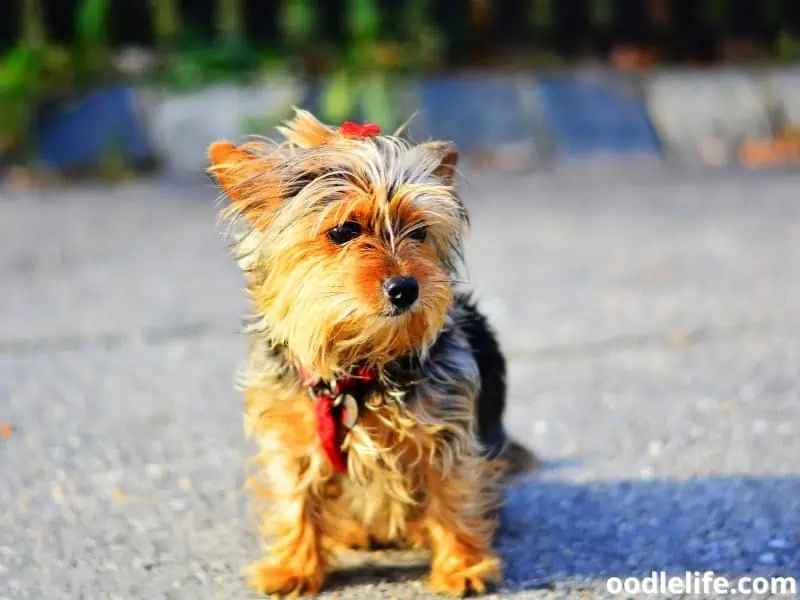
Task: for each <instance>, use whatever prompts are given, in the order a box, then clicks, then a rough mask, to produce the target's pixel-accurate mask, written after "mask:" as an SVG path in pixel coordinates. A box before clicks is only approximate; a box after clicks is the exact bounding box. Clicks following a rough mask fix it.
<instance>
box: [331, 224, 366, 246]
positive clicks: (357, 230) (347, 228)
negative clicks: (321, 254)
mask: <svg viewBox="0 0 800 600" xmlns="http://www.w3.org/2000/svg"><path fill="white" fill-rule="evenodd" d="M359 235H361V225H359V224H358V223H356V222H355V221H346V222H344V223H342V224H341V225H337V226H336V227H334V228H333V229H331V230H330V231H328V238H329V239H330V240H331V241H332V242H333V243H334V244H337V245H339V246H341V245H342V244H346V243H347V242H349V241H350V240H353V239H355V238H357V237H358V236H359Z"/></svg>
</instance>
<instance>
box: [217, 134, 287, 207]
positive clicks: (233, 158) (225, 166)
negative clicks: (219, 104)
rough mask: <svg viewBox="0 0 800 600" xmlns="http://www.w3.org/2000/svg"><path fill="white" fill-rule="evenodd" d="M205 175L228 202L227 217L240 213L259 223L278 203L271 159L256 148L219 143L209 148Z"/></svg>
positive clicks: (251, 145)
mask: <svg viewBox="0 0 800 600" xmlns="http://www.w3.org/2000/svg"><path fill="white" fill-rule="evenodd" d="M208 157H209V159H210V160H211V166H210V167H209V168H208V173H209V175H211V176H212V177H213V178H214V179H215V180H216V181H217V183H218V184H219V187H220V189H221V190H222V191H223V192H224V193H225V195H227V196H228V198H230V200H231V207H230V209H229V212H230V213H241V214H242V215H244V216H245V217H247V218H248V219H249V220H250V221H252V222H253V223H260V222H262V221H263V217H264V216H265V214H266V212H267V211H268V210H269V209H271V208H273V207H275V206H276V205H277V204H278V203H279V202H280V190H278V186H277V185H276V182H275V181H274V180H275V176H274V172H273V171H274V166H275V162H274V157H273V158H270V156H269V155H267V154H265V153H264V152H263V149H261V148H259V146H258V145H257V144H245V145H242V146H236V145H235V144H232V143H231V142H226V141H218V142H214V143H212V144H211V145H210V146H209V147H208Z"/></svg>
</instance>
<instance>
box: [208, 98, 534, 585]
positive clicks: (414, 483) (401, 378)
mask: <svg viewBox="0 0 800 600" xmlns="http://www.w3.org/2000/svg"><path fill="white" fill-rule="evenodd" d="M280 131H281V133H282V134H283V136H284V137H285V138H286V139H285V141H284V142H283V143H280V144H271V143H266V142H253V143H247V144H244V145H241V146H236V145H234V144H231V143H228V142H216V143H214V144H212V145H211V147H210V148H209V156H210V158H211V163H212V166H211V168H210V173H211V174H212V175H213V177H214V178H215V179H216V181H217V182H218V183H219V185H220V187H221V189H222V190H223V192H224V195H225V196H227V198H228V199H229V200H230V205H229V206H228V207H227V208H226V210H225V212H224V213H223V214H224V216H225V217H227V218H229V219H231V220H232V221H233V222H234V223H239V224H242V225H243V227H242V230H241V231H240V232H239V235H238V236H237V240H236V243H235V245H234V249H235V253H236V257H237V260H238V262H239V265H240V267H241V268H242V270H243V271H244V273H245V277H246V280H247V289H248V292H249V296H250V300H251V303H252V310H253V318H252V321H251V322H250V324H249V325H248V327H247V331H248V332H249V334H250V336H251V342H250V351H249V354H248V359H247V363H246V366H245V369H244V372H243V375H242V381H241V385H242V387H243V388H244V391H245V429H246V432H247V434H248V435H250V436H253V437H254V438H255V439H256V440H257V442H258V444H259V446H260V453H259V455H258V459H257V464H258V469H259V474H260V479H261V480H262V481H263V482H264V483H263V484H260V485H259V489H261V490H262V491H263V492H265V493H267V494H268V495H269V500H270V502H269V508H270V511H269V513H268V515H267V516H265V518H264V529H265V534H266V535H270V536H272V537H273V539H274V543H273V546H272V549H271V555H270V556H269V558H267V559H266V560H264V561H263V562H259V563H256V564H255V565H253V566H252V567H250V569H249V573H250V576H251V582H252V585H253V586H254V587H255V588H257V589H258V590H260V591H262V592H265V593H286V594H289V593H295V594H296V593H308V594H314V593H316V592H317V591H319V590H320V589H321V588H322V586H323V584H324V581H325V577H326V573H327V571H328V569H329V566H330V565H331V563H332V561H333V558H334V552H333V551H334V550H335V549H337V548H339V547H342V546H344V547H350V548H362V549H364V548H369V547H370V546H371V544H395V545H401V546H413V547H417V546H426V547H430V548H431V549H432V555H433V559H432V568H431V575H430V578H429V585H430V587H431V588H432V589H433V590H435V591H438V592H443V593H447V594H453V595H463V594H465V593H467V592H469V591H475V592H482V591H484V589H485V587H486V584H487V582H489V581H492V580H496V579H498V578H500V577H501V564H500V560H499V559H498V557H497V556H496V555H495V554H494V553H493V551H492V539H493V535H494V531H495V527H496V514H497V511H496V508H497V506H498V504H499V502H500V499H501V489H500V487H499V484H500V482H501V479H502V477H503V474H507V473H509V472H510V471H518V470H520V469H521V468H523V467H525V466H529V465H530V463H531V461H532V455H530V454H528V453H527V452H526V451H525V450H524V449H522V447H520V446H519V445H517V444H514V443H511V442H509V440H507V438H506V435H505V431H504V428H503V424H502V420H501V419H502V415H503V411H504V407H505V391H506V390H505V388H506V384H505V360H504V358H503V355H502V353H501V351H500V348H499V346H498V343H497V341H496V338H495V336H494V334H493V332H492V330H491V329H490V328H489V326H488V325H487V322H486V320H485V318H484V317H483V316H482V315H481V314H480V313H479V312H478V310H477V309H476V308H475V305H474V304H473V302H472V301H471V300H470V298H469V296H468V295H466V294H464V293H461V292H457V291H456V289H455V288H456V287H457V285H458V283H459V282H458V280H457V276H458V272H459V266H460V264H461V259H462V236H463V234H464V231H465V229H466V227H467V224H468V217H467V212H466V210H465V208H464V205H463V204H462V203H461V201H460V200H459V198H458V196H457V194H456V192H455V190H454V185H453V180H454V176H455V168H456V163H457V160H458V153H457V151H456V149H455V147H454V145H453V144H451V143H443V142H429V143H424V144H420V145H412V144H410V143H409V142H407V141H404V140H402V139H400V138H399V137H397V136H384V135H380V134H379V133H380V132H379V129H378V128H377V127H376V126H374V125H358V124H355V123H350V122H348V123H345V124H344V125H343V126H342V127H339V128H333V127H328V126H325V125H323V124H322V123H320V122H319V121H318V120H317V119H315V118H314V117H313V116H312V115H311V114H309V113H307V112H304V111H298V112H297V114H296V116H295V117H294V119H292V120H291V121H289V122H288V123H286V125H285V126H284V127H282V128H281V129H280Z"/></svg>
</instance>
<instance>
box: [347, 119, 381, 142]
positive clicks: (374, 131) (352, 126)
mask: <svg viewBox="0 0 800 600" xmlns="http://www.w3.org/2000/svg"><path fill="white" fill-rule="evenodd" d="M339 131H340V132H341V133H342V135H344V136H346V137H351V138H368V137H372V136H375V135H379V134H380V132H381V128H380V127H379V126H378V125H374V124H372V123H364V124H363V125H362V124H361V123H354V122H353V121H345V122H344V123H342V126H341V127H340V128H339Z"/></svg>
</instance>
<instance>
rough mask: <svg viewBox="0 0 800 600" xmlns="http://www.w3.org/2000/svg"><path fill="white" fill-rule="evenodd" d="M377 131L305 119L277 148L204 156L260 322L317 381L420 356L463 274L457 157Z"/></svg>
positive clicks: (301, 116)
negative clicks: (235, 226)
mask: <svg viewBox="0 0 800 600" xmlns="http://www.w3.org/2000/svg"><path fill="white" fill-rule="evenodd" d="M376 130H377V128H376V127H374V126H359V125H355V124H352V123H346V124H345V125H344V126H342V127H341V128H332V127H328V126H326V125H323V124H322V123H320V122H319V121H318V120H317V119H315V118H314V117H313V116H312V115H311V114H309V113H307V112H304V111H298V112H297V115H296V116H295V118H294V119H293V120H291V121H289V122H287V123H286V125H285V126H284V127H282V128H281V129H280V131H281V133H282V134H283V135H284V137H285V138H286V140H285V141H284V142H282V143H280V144H271V143H266V142H257V143H248V144H244V145H241V146H236V145H234V144H232V143H229V142H215V143H214V144H212V145H211V146H210V147H209V156H210V159H211V163H212V166H211V167H210V173H211V174H212V175H213V176H214V177H215V179H216V180H217V182H218V183H219V185H220V187H221V189H222V190H223V192H224V194H225V196H227V198H228V199H229V200H230V204H229V205H228V206H227V207H226V209H225V211H224V215H225V216H226V217H228V218H233V219H234V220H236V221H238V222H241V223H244V224H245V231H244V232H243V233H242V235H241V236H240V237H239V239H238V242H237V245H236V248H237V254H238V259H239V262H240V265H241V266H242V268H243V269H244V270H245V271H246V273H247V277H248V289H249V293H250V296H251V299H252V302H253V305H254V309H255V311H256V317H258V318H259V319H261V320H262V321H263V323H264V326H265V327H266V328H268V330H269V332H270V336H271V338H272V339H273V341H275V342H276V343H280V344H284V345H285V346H286V347H287V348H288V349H289V351H290V352H291V353H292V354H293V355H294V356H295V357H296V359H297V360H298V362H299V363H300V364H302V365H303V366H305V367H306V368H308V369H311V370H313V371H314V372H316V373H319V374H320V375H323V376H327V375H331V374H333V373H336V372H338V371H341V370H346V369H347V368H349V367H350V366H352V365H354V364H356V363H360V362H371V363H373V364H380V363H383V362H385V361H387V360H391V359H392V358H394V357H397V356H401V355H405V354H410V353H424V352H425V350H426V349H427V348H428V346H429V345H430V344H431V343H432V342H433V340H434V339H435V338H436V336H437V334H438V332H439V331H440V330H441V328H442V326H443V325H444V322H445V317H446V313H447V310H448V308H449V307H450V305H451V303H452V297H453V295H452V285H453V278H454V276H455V274H456V272H457V269H458V265H459V264H460V262H461V252H462V234H463V232H464V229H465V227H466V225H467V213H466V211H465V209H464V206H463V205H462V203H461V201H460V200H459V199H458V196H457V195H456V193H455V191H454V188H453V178H454V176H455V167H456V163H457V160H458V152H457V151H456V148H455V146H454V145H453V144H451V143H444V142H429V143H424V144H420V145H416V146H415V145H411V144H410V143H408V142H407V141H404V140H402V139H400V138H398V137H393V136H382V135H378V131H376Z"/></svg>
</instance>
